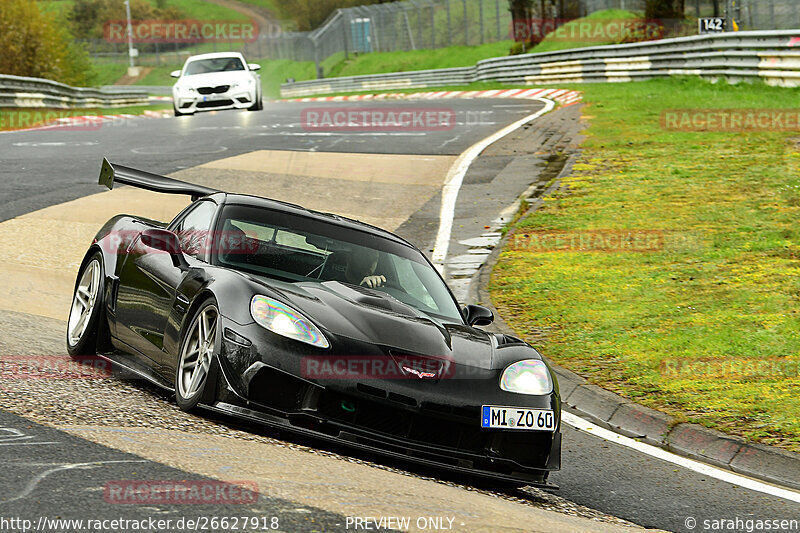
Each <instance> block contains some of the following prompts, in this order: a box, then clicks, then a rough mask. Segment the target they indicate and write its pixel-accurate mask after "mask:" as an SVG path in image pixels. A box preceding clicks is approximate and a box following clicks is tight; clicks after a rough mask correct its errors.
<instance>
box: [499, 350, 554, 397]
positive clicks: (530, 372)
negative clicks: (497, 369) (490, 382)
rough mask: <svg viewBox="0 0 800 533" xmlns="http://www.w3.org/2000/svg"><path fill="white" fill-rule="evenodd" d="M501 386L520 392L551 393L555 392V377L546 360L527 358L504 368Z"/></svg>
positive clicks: (507, 389)
mask: <svg viewBox="0 0 800 533" xmlns="http://www.w3.org/2000/svg"><path fill="white" fill-rule="evenodd" d="M500 388H501V389H503V390H505V391H508V392H518V393H520V394H535V395H543V394H550V393H551V392H553V378H552V377H550V371H549V370H548V369H547V365H545V364H544V361H540V360H539V359H527V360H525V361H519V362H517V363H513V364H510V365H508V366H507V367H506V369H505V370H503V375H502V376H501V377H500Z"/></svg>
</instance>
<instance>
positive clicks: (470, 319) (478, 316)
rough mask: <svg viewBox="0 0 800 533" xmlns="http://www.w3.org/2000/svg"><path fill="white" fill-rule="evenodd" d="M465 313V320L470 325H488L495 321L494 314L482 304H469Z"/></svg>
mask: <svg viewBox="0 0 800 533" xmlns="http://www.w3.org/2000/svg"><path fill="white" fill-rule="evenodd" d="M463 313H464V320H465V321H466V322H467V324H468V325H470V326H488V325H489V324H491V323H492V322H494V314H493V313H492V312H491V311H490V310H489V309H487V308H485V307H483V306H482V305H468V306H466V307H465V308H464V311H463Z"/></svg>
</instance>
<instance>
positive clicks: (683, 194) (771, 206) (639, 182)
mask: <svg viewBox="0 0 800 533" xmlns="http://www.w3.org/2000/svg"><path fill="white" fill-rule="evenodd" d="M574 88H576V89H579V90H581V91H584V100H585V102H586V103H587V106H586V107H585V108H584V114H585V116H586V118H587V119H589V123H590V127H589V129H588V139H587V141H586V142H585V143H584V151H583V153H582V156H581V158H580V160H579V161H578V162H577V163H576V165H575V167H574V169H573V172H572V174H571V175H570V176H569V177H568V178H567V179H565V180H564V184H565V185H568V186H569V189H568V190H567V191H566V192H563V193H561V194H556V195H554V196H551V197H549V198H547V199H545V202H544V206H543V207H542V208H541V209H540V210H538V211H536V212H534V213H532V214H530V215H528V216H525V217H523V218H522V219H521V220H520V221H519V222H518V223H517V224H516V226H515V227H514V228H513V231H514V232H517V233H524V232H531V231H534V230H547V231H561V232H567V234H568V235H576V236H579V235H581V234H582V233H581V232H583V234H585V233H586V231H587V230H596V232H599V233H600V234H606V235H614V234H618V233H616V232H619V231H623V232H625V231H632V230H644V231H653V232H654V233H655V234H656V235H662V236H663V237H664V240H663V241H660V242H661V245H660V246H656V247H655V249H650V250H649V251H644V252H642V251H639V252H631V251H614V250H613V249H607V250H606V251H603V249H602V248H600V249H598V250H597V251H594V252H591V251H576V250H575V249H570V247H569V246H567V247H566V249H563V248H562V249H557V250H555V251H553V250H549V251H546V252H545V251H544V248H543V247H542V246H539V245H537V246H527V247H525V246H522V247H521V249H519V250H512V249H506V250H505V251H503V253H502V255H501V256H500V258H499V262H498V263H497V266H496V267H495V270H494V272H493V276H492V282H491V287H490V289H491V294H492V299H493V301H494V303H495V305H496V306H497V307H498V310H499V311H500V313H501V314H502V316H503V317H504V318H505V319H506V320H507V321H508V322H509V324H510V325H511V326H512V327H513V328H514V329H515V330H516V331H517V332H518V333H519V334H520V335H522V336H523V337H525V338H527V339H529V340H531V341H532V342H533V343H534V344H536V345H538V346H539V347H540V348H541V349H542V351H543V353H544V354H545V355H546V356H548V357H550V358H552V359H553V360H554V361H555V362H557V363H558V364H561V365H563V366H565V367H567V368H569V369H571V370H573V371H575V372H577V373H579V374H581V375H583V376H585V377H586V378H587V379H589V380H590V381H591V382H593V383H597V384H599V385H601V386H602V387H604V388H607V389H610V390H612V391H614V392H617V393H619V394H621V395H623V396H626V397H628V398H631V399H633V400H636V401H637V402H640V403H643V404H645V405H648V406H651V407H654V408H657V409H660V410H663V411H666V412H669V413H671V414H672V415H674V416H676V417H677V418H678V420H687V421H692V422H697V423H700V424H704V425H707V426H711V427H715V428H718V429H721V430H723V431H726V432H729V433H732V434H736V435H741V436H744V437H746V438H749V439H754V440H757V441H761V442H764V443H767V444H772V445H777V446H781V447H784V448H787V449H790V450H794V451H800V394H798V391H800V334H798V332H799V331H800V305H798V304H799V303H800V302H799V301H798V300H800V275H799V274H800V228H799V227H798V224H797V220H798V217H799V216H800V135H798V132H796V131H795V132H780V131H762V132H750V133H741V132H712V131H701V132H687V131H665V129H663V128H662V126H661V123H660V117H661V113H662V112H663V111H665V110H670V109H683V108H687V107H691V108H702V107H704V106H706V107H710V108H728V107H733V108H795V114H796V105H797V101H798V97H800V90H798V89H781V88H773V87H767V86H765V85H761V84H755V85H749V84H741V85H738V86H731V85H728V84H725V83H718V84H711V83H707V82H703V81H701V80H699V79H669V80H657V81H648V82H639V83H624V84H587V85H582V86H577V87H574ZM517 242H520V241H517ZM539 242H542V241H539ZM564 242H569V241H564ZM609 242H610V241H609Z"/></svg>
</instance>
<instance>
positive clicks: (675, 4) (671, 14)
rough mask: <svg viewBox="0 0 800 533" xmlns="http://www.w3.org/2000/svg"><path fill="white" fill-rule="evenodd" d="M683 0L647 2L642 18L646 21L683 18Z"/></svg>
mask: <svg viewBox="0 0 800 533" xmlns="http://www.w3.org/2000/svg"><path fill="white" fill-rule="evenodd" d="M684 10H685V4H684V0H647V2H646V4H645V11H644V16H645V18H646V19H649V20H654V19H682V18H684Z"/></svg>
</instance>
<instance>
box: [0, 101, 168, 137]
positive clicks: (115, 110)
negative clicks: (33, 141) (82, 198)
mask: <svg viewBox="0 0 800 533" xmlns="http://www.w3.org/2000/svg"><path fill="white" fill-rule="evenodd" d="M166 110H169V111H171V110H172V105H171V104H158V105H146V106H130V107H109V108H87V109H55V108H48V107H27V108H19V107H12V108H0V131H11V130H21V129H27V128H35V127H37V126H46V125H48V124H55V123H56V121H57V120H58V119H60V118H65V117H80V116H84V115H95V116H96V115H122V114H128V115H141V114H143V113H144V112H145V111H166Z"/></svg>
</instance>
